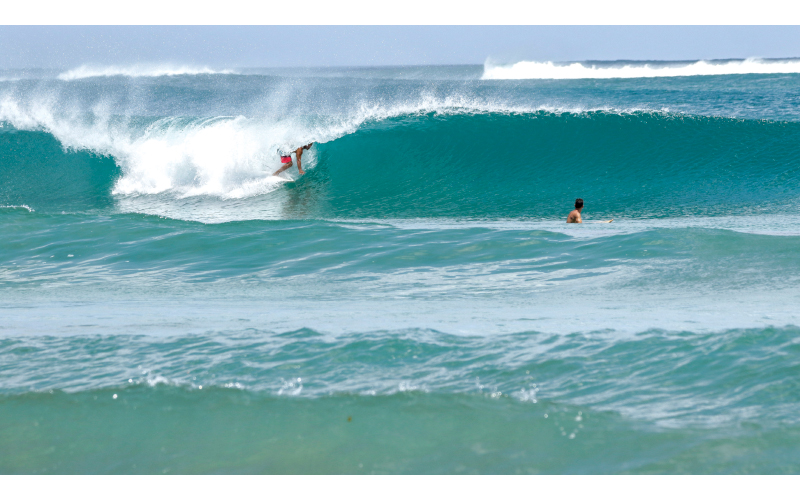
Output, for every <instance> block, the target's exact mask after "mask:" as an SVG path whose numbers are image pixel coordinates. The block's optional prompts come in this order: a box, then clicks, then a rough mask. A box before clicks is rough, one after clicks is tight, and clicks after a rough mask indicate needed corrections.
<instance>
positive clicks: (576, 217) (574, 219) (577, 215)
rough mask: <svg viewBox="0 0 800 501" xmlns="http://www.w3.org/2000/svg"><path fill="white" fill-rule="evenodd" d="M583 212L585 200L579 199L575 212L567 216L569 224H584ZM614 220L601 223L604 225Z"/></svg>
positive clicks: (576, 201)
mask: <svg viewBox="0 0 800 501" xmlns="http://www.w3.org/2000/svg"><path fill="white" fill-rule="evenodd" d="M582 210H583V199H582V198H579V199H577V200H575V210H574V211H572V212H570V213H569V216H567V222H568V223H582V222H583V219H581V211H582ZM611 221H613V219H609V220H608V221H601V222H603V223H610V222H611Z"/></svg>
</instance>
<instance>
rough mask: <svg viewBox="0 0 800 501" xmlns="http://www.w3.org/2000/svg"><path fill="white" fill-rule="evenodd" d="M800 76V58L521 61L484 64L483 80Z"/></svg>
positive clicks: (487, 62) (488, 62)
mask: <svg viewBox="0 0 800 501" xmlns="http://www.w3.org/2000/svg"><path fill="white" fill-rule="evenodd" d="M758 73H761V74H768V73H800V59H782V60H778V59H774V60H770V59H755V58H750V59H743V60H724V61H717V60H711V61H693V62H619V63H614V62H604V63H593V62H575V63H555V62H552V61H541V62H540V61H520V62H518V63H514V64H510V65H496V64H494V63H492V62H491V61H486V63H485V64H484V70H483V77H482V78H483V79H484V80H525V79H531V80H532V79H553V80H563V79H579V78H655V77H691V76H708V75H744V74H758Z"/></svg>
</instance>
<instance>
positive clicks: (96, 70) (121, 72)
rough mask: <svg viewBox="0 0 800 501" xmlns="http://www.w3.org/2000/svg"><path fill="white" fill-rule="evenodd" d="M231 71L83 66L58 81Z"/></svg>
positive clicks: (200, 67) (195, 67)
mask: <svg viewBox="0 0 800 501" xmlns="http://www.w3.org/2000/svg"><path fill="white" fill-rule="evenodd" d="M231 73H235V72H234V71H233V70H213V69H211V68H209V67H207V66H189V65H173V64H133V65H128V66H115V65H112V66H92V65H83V66H79V67H78V68H75V69H72V70H69V71H65V72H63V73H61V74H59V75H58V78H59V79H60V80H78V79H81V78H93V77H117V76H123V77H132V78H135V77H163V76H176V75H201V74H231Z"/></svg>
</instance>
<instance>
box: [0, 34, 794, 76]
mask: <svg viewBox="0 0 800 501" xmlns="http://www.w3.org/2000/svg"><path fill="white" fill-rule="evenodd" d="M747 57H766V58H783V57H800V26H0V68H2V69H11V68H58V69H69V68H74V67H77V66H80V65H83V64H90V65H112V64H118V65H125V64H134V63H162V62H169V63H181V64H192V65H203V66H210V67H212V68H213V69H224V68H243V67H298V66H301V67H302V66H306V67H319V66H384V65H388V66H394V65H430V64H483V63H484V62H485V61H486V60H487V58H490V59H492V60H493V61H496V62H500V63H510V62H517V61H522V60H526V61H585V60H620V59H625V60H697V59H727V58H747Z"/></svg>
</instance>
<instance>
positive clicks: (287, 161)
mask: <svg viewBox="0 0 800 501" xmlns="http://www.w3.org/2000/svg"><path fill="white" fill-rule="evenodd" d="M313 144H314V143H313V142H311V143H308V144H307V145H305V146H301V147H300V148H297V149H296V150H294V154H295V156H296V157H297V171H298V172H300V175H301V176H302V175H303V174H305V171H303V164H302V161H301V158H302V156H303V150H308V149H310V148H311V145H313ZM278 155H280V157H281V163H282V164H283V165H281V168H280V169H278V170H276V171H275V172H274V173H273V174H272V175H273V176H277V175H278V174H280V173H281V172H283V171H285V170H286V169H288V168H289V167H291V166H292V165H293V164H292V153H291V152H289V153H288V154H287V153H284V152H282V151H281V150H278Z"/></svg>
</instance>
